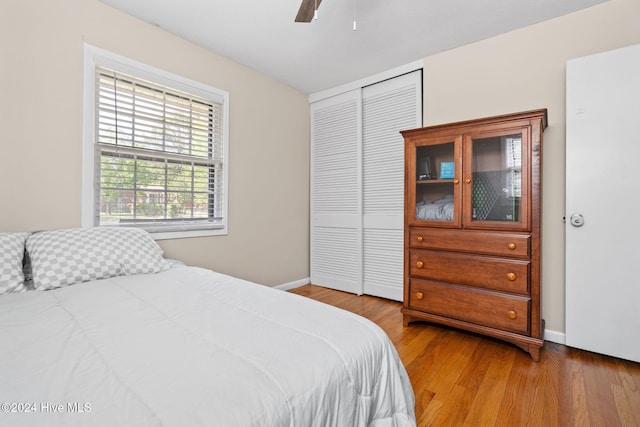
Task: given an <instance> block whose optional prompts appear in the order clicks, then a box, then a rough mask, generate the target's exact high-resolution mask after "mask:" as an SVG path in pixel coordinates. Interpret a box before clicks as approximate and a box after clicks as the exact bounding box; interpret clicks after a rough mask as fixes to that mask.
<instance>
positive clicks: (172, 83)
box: [81, 44, 229, 240]
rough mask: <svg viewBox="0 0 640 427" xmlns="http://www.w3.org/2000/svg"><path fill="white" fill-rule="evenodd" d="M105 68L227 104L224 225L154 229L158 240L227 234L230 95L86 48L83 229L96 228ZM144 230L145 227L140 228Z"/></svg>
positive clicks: (101, 50) (144, 65)
mask: <svg viewBox="0 0 640 427" xmlns="http://www.w3.org/2000/svg"><path fill="white" fill-rule="evenodd" d="M98 66H102V67H107V68H110V69H112V70H115V71H118V72H122V73H126V74H129V75H132V76H135V77H138V78H141V79H145V80H148V81H150V82H153V83H156V84H159V85H163V86H166V87H170V88H173V89H176V90H178V91H182V92H187V93H190V94H193V95H196V96H199V97H202V98H205V99H209V100H212V101H215V102H219V103H222V104H223V114H224V117H223V183H222V192H223V194H222V204H223V206H222V223H221V225H211V226H209V227H206V228H203V227H202V225H201V224H197V225H193V226H191V225H188V224H186V225H184V226H182V227H180V228H179V229H175V228H172V226H168V227H167V229H166V231H165V230H161V231H158V230H157V228H156V229H150V230H149V231H150V233H151V235H152V236H153V237H154V239H156V240H160V239H175V238H187V237H202V236H216V235H227V234H228V233H229V231H228V206H229V203H228V201H229V191H228V188H229V179H228V178H229V93H228V92H226V91H223V90H220V89H216V88H213V87H211V86H207V85H205V84H202V83H199V82H196V81H193V80H190V79H187V78H185V77H182V76H179V75H176V74H172V73H169V72H167V71H164V70H161V69H158V68H155V67H152V66H149V65H146V64H143V63H140V62H137V61H134V60H132V59H129V58H126V57H123V56H120V55H116V54H114V53H111V52H109V51H106V50H103V49H100V48H97V47H95V46H91V45H88V44H85V45H84V83H83V91H84V94H83V109H84V117H83V150H82V209H81V225H82V227H94V226H96V225H97V224H96V219H97V215H96V212H95V209H96V206H97V203H96V202H95V199H96V197H97V194H96V182H95V177H96V175H97V174H96V171H95V167H96V162H95V155H96V78H95V77H96V75H95V74H96V67H98ZM140 227H141V228H144V226H140Z"/></svg>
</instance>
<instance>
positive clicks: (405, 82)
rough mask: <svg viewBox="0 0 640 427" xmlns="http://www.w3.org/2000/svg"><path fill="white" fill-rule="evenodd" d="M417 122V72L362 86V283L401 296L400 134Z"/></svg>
mask: <svg viewBox="0 0 640 427" xmlns="http://www.w3.org/2000/svg"><path fill="white" fill-rule="evenodd" d="M421 125H422V73H421V72H420V71H414V72H413V73H409V74H405V75H403V76H400V77H396V78H393V79H390V80H386V81H384V82H381V83H377V84H375V85H371V86H367V87H365V88H364V89H363V90H362V183H363V187H362V193H363V242H362V244H363V289H364V293H365V294H368V295H375V296H380V297H384V298H389V299H393V300H396V301H402V298H403V256H404V255H403V254H404V249H403V248H404V246H403V239H404V229H403V227H404V222H403V217H404V139H403V138H402V135H401V134H400V131H401V130H406V129H413V128H417V127H420V126H421Z"/></svg>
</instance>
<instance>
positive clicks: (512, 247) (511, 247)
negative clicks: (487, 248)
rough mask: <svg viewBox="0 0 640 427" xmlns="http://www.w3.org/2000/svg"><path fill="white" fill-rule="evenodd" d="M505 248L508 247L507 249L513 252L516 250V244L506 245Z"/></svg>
mask: <svg viewBox="0 0 640 427" xmlns="http://www.w3.org/2000/svg"><path fill="white" fill-rule="evenodd" d="M507 247H508V248H509V249H511V250H514V249H515V248H516V244H515V243H509V244H508V245H507Z"/></svg>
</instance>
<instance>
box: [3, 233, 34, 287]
mask: <svg viewBox="0 0 640 427" xmlns="http://www.w3.org/2000/svg"><path fill="white" fill-rule="evenodd" d="M28 236H29V233H0V295H2V294H8V293H12V292H23V291H25V290H26V289H25V287H24V271H23V269H22V260H23V258H24V244H25V242H26V240H27V237H28Z"/></svg>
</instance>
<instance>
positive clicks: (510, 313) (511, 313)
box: [507, 310, 518, 319]
mask: <svg viewBox="0 0 640 427" xmlns="http://www.w3.org/2000/svg"><path fill="white" fill-rule="evenodd" d="M507 317H508V318H509V319H515V318H517V317H518V313H516V312H515V311H513V310H509V311H507Z"/></svg>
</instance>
